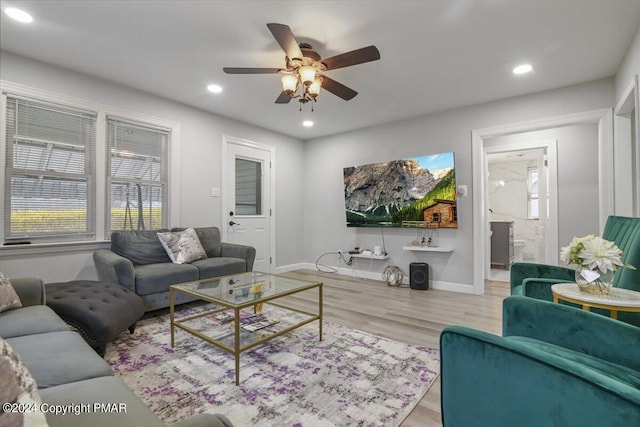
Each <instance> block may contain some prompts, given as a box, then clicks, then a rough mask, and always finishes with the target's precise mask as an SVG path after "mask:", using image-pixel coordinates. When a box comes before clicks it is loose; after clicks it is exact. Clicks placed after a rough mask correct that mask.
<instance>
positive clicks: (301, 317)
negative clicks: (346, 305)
mask: <svg viewBox="0 0 640 427" xmlns="http://www.w3.org/2000/svg"><path fill="white" fill-rule="evenodd" d="M313 290H317V292H318V310H317V312H315V313H314V312H307V311H303V310H299V309H297V308H293V307H289V306H287V305H284V304H283V303H282V301H281V299H282V298H284V297H286V296H289V295H293V294H297V293H300V292H306V291H313ZM169 292H170V294H169V295H170V296H169V313H170V318H171V347H174V345H175V328H180V329H182V330H184V331H186V332H188V333H190V334H192V335H195V336H196V337H198V338H200V339H203V340H205V341H207V342H209V343H211V344H213V345H215V346H217V347H220V348H222V349H223V350H226V351H228V352H229V353H231V354H233V355H234V356H235V374H236V385H239V384H240V354H241V353H242V352H243V351H246V350H248V349H250V348H253V347H255V346H257V345H260V344H262V343H265V342H267V341H269V340H271V339H273V338H276V337H278V336H280V335H283V334H286V333H287V332H289V331H292V330H293V329H296V328H299V327H301V326H303V325H306V324H308V323H311V322H313V321H315V320H317V321H318V339H319V341H322V283H321V282H311V281H305V280H299V279H292V278H289V277H285V276H280V275H273V274H268V273H260V272H250V273H242V274H236V275H231V276H223V277H216V278H213V279H203V280H197V281H193V282H187V283H181V284H177V285H172V286H171V287H170V288H169ZM176 293H181V294H186V295H189V296H192V297H195V298H197V299H200V300H202V301H206V302H209V303H213V304H215V305H216V307H215V308H213V309H212V310H207V311H204V312H199V313H197V314H193V315H187V316H184V317H182V318H179V319H177V318H176V316H175V314H176V313H175V312H176V307H175V298H176V297H175V296H176ZM274 310H275V311H274ZM270 312H273V313H277V314H276V317H273V316H272V315H271V313H270ZM256 319H257V320H258V321H256ZM251 322H253V323H251Z"/></svg>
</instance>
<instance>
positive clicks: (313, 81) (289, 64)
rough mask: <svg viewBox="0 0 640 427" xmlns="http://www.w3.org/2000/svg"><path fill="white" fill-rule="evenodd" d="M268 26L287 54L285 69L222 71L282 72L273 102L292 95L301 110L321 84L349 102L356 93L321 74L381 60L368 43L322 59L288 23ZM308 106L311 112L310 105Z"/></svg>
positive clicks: (228, 70)
mask: <svg viewBox="0 0 640 427" xmlns="http://www.w3.org/2000/svg"><path fill="white" fill-rule="evenodd" d="M267 27H268V28H269V31H271V34H273V37H274V38H275V39H276V41H277V42H278V44H279V45H280V47H282V50H284V52H285V54H286V56H285V68H237V67H225V68H223V69H222V70H223V71H224V72H225V73H227V74H272V73H279V74H281V75H282V76H281V80H282V92H281V93H280V95H279V96H278V98H276V101H275V102H276V104H287V103H289V101H291V100H292V99H293V98H298V101H299V102H300V110H302V105H303V104H306V103H307V102H310V101H312V102H315V100H316V97H317V96H318V94H319V93H320V88H321V87H322V88H324V89H325V90H327V91H329V92H331V93H332V94H334V95H336V96H338V97H340V98H342V99H344V100H345V101H348V100H350V99H352V98H353V97H355V96H356V95H357V94H358V92H356V91H355V90H353V89H351V88H349V87H347V86H345V85H343V84H342V83H339V82H337V81H335V80H333V79H332V78H330V77H328V76H327V75H326V74H324V73H325V72H326V71H329V70H335V69H337V68H344V67H350V66H352V65H357V64H362V63H365V62H370V61H376V60H378V59H380V52H378V49H377V48H376V47H375V46H367V47H363V48H361V49H356V50H353V51H351V52H346V53H342V54H340V55H336V56H332V57H331V58H324V59H323V58H322V57H321V56H320V55H319V54H318V52H316V51H315V50H313V48H312V47H311V45H309V44H307V43H298V41H297V40H296V38H295V36H294V35H293V33H292V32H291V28H289V27H288V26H287V25H284V24H267ZM311 108H312V111H313V105H312V107H311Z"/></svg>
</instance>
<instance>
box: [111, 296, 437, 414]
mask: <svg viewBox="0 0 640 427" xmlns="http://www.w3.org/2000/svg"><path fill="white" fill-rule="evenodd" d="M204 308H205V307H199V308H195V309H193V308H192V309H190V311H194V310H201V309H204ZM275 310H277V309H275V308H274V307H271V306H269V307H267V308H266V309H265V313H267V314H269V315H275V316H284V314H283V313H282V312H279V313H278V312H277V311H275ZM181 314H184V312H183V313H181ZM203 321H205V319H203ZM323 325H324V328H323V329H324V340H323V341H318V325H317V322H312V323H311V324H309V325H306V326H303V327H301V328H299V329H296V330H294V331H291V332H289V333H288V334H286V335H284V336H281V337H279V338H276V339H274V340H272V341H269V342H268V343H266V344H263V345H261V346H258V347H256V348H254V349H252V350H249V351H247V352H245V353H242V355H241V358H240V385H239V386H236V385H235V382H234V378H235V377H234V358H233V356H232V355H231V354H229V353H227V352H225V351H223V350H220V349H218V348H217V347H215V346H212V345H210V344H208V343H206V342H204V341H202V340H200V339H199V338H196V337H194V336H191V335H189V334H187V333H186V332H184V331H181V330H177V332H176V347H175V348H173V349H172V348H171V346H170V343H169V339H170V338H169V316H168V315H165V316H159V317H154V318H149V319H144V320H142V321H140V322H139V323H138V326H137V328H136V332H135V334H133V335H130V334H128V333H124V334H122V335H121V336H120V338H119V339H118V340H117V341H116V342H115V343H113V344H112V345H110V346H109V347H108V349H107V354H106V356H105V359H106V360H107V362H108V363H109V364H110V365H111V366H112V367H113V369H114V371H115V373H116V375H117V376H118V377H120V378H122V379H123V380H124V382H125V383H126V384H127V385H128V386H129V387H130V388H131V389H132V390H133V391H134V393H135V394H136V395H138V396H139V397H140V398H142V400H144V402H145V403H146V404H147V406H149V407H150V408H151V410H152V411H153V412H155V413H156V414H157V415H158V416H160V418H162V419H163V420H164V421H165V422H166V423H169V424H170V423H173V422H175V421H178V420H181V419H183V418H185V417H188V416H190V415H193V414H196V413H199V412H214V413H215V412H217V413H222V414H224V415H226V416H227V417H228V418H229V419H230V420H231V421H232V422H233V423H234V425H235V426H237V427H248V426H260V427H263V426H274V427H275V426H277V427H285V426H292V427H325V426H327V427H328V426H340V427H342V426H385V427H386V426H397V425H399V424H400V423H401V422H402V421H403V420H404V418H405V417H406V416H407V415H409V413H410V412H411V410H412V409H413V408H414V407H415V405H417V404H418V402H419V401H420V399H421V398H422V396H424V394H425V393H426V392H427V391H428V390H429V387H430V386H431V384H433V381H434V380H435V379H436V377H437V375H438V372H439V368H440V363H439V360H438V358H439V355H438V351H437V350H436V349H432V348H427V347H421V346H416V345H409V344H403V343H400V342H397V341H393V340H389V339H386V338H382V337H379V336H375V335H371V334H368V333H365V332H362V331H358V330H355V329H351V328H348V327H345V326H342V325H339V324H336V323H331V322H326V321H325V322H324V324H323Z"/></svg>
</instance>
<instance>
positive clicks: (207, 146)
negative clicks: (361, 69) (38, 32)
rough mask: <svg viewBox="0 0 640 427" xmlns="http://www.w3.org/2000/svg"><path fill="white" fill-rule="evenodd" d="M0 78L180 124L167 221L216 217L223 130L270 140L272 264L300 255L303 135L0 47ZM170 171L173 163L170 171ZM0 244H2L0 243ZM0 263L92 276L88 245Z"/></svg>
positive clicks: (25, 270) (30, 271) (12, 269)
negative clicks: (173, 203)
mask: <svg viewBox="0 0 640 427" xmlns="http://www.w3.org/2000/svg"><path fill="white" fill-rule="evenodd" d="M0 78H1V79H3V80H6V81H10V82H14V83H19V84H23V85H27V86H30V87H33V88H36V89H40V90H45V91H50V92H54V93H57V94H61V95H65V96H71V97H75V98H80V99H83V100H87V101H90V102H93V103H100V104H105V105H109V106H111V107H115V108H121V109H126V110H129V111H132V112H136V113H141V114H146V115H149V116H154V117H157V118H161V119H165V120H170V121H173V122H178V123H179V124H180V159H181V165H180V169H179V170H178V171H177V173H179V174H180V175H181V181H180V182H181V191H180V193H181V200H179V201H178V203H179V204H180V216H181V219H180V221H179V223H174V224H170V225H171V226H205V225H216V226H220V225H221V199H220V198H212V197H211V187H221V179H222V177H221V174H220V170H221V163H220V162H221V160H220V159H221V145H222V136H223V135H231V136H235V137H238V138H242V139H247V140H251V141H255V142H260V143H262V144H266V145H270V146H273V147H275V157H276V158H275V161H276V165H279V167H278V169H277V171H276V201H275V207H276V211H277V223H276V242H277V253H276V254H275V255H276V263H277V265H289V264H295V263H298V262H301V261H302V260H303V258H302V256H303V255H302V252H303V251H302V248H303V237H302V236H303V228H302V226H303V221H302V215H301V212H302V194H303V190H304V188H303V185H302V180H301V179H300V177H301V176H302V174H303V167H304V165H303V156H304V149H303V142H302V141H299V140H297V139H295V138H292V137H289V136H285V135H281V134H278V133H275V132H271V131H268V130H265V129H262V128H258V127H255V126H251V125H248V124H245V123H242V122H239V121H236V120H231V119H228V118H225V117H221V116H217V115H214V114H211V113H208V112H204V111H202V110H198V109H195V108H192V107H189V106H186V105H184V104H180V103H177V102H173V101H170V100H167V99H164V98H161V97H158V96H154V95H150V94H147V93H143V92H140V91H137V90H134V89H131V88H128V87H125V86H122V85H119V84H116V83H112V82H108V81H105V80H101V79H97V78H94V77H91V76H87V75H84V74H79V73H75V72H73V71H70V70H65V69H61V68H57V67H54V66H51V65H48V64H44V63H41V62H36V61H33V60H31V59H27V58H24V57H20V56H17V55H14V54H10V53H6V52H0ZM172 172H175V171H172ZM0 251H1V250H0ZM0 271H3V272H4V273H6V274H7V275H9V276H25V275H35V276H39V277H41V278H42V279H43V280H45V281H59V280H73V279H94V278H95V277H97V276H96V273H95V268H94V266H93V260H92V258H91V251H90V250H86V248H85V249H82V248H81V249H79V250H77V251H73V252H65V253H64V254H58V253H47V254H41V255H38V256H34V257H25V256H23V255H20V256H7V254H6V253H2V252H0Z"/></svg>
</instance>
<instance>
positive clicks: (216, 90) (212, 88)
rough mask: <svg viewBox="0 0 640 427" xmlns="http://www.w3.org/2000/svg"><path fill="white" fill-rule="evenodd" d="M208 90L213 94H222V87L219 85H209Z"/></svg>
mask: <svg viewBox="0 0 640 427" xmlns="http://www.w3.org/2000/svg"><path fill="white" fill-rule="evenodd" d="M207 90H208V91H209V92H211V93H220V92H222V86H218V85H209V86H207Z"/></svg>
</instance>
